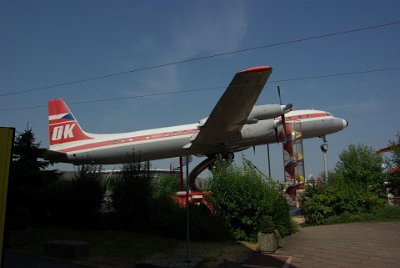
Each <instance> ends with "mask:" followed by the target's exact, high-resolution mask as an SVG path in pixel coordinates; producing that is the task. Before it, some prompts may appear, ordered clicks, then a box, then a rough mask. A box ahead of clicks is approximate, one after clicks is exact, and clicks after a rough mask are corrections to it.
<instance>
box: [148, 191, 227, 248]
mask: <svg viewBox="0 0 400 268" xmlns="http://www.w3.org/2000/svg"><path fill="white" fill-rule="evenodd" d="M189 211H190V213H189V215H190V218H189V222H190V228H189V231H190V234H189V237H190V239H191V240H197V241H204V240H219V239H227V238H229V237H230V236H229V233H228V232H227V231H226V228H225V226H224V224H223V222H222V220H221V219H220V218H219V217H218V216H212V215H211V213H210V210H209V209H208V207H207V206H205V205H194V204H191V205H190V207H189ZM186 218H187V214H186V209H184V208H182V207H180V206H179V204H177V203H176V202H175V201H174V200H172V199H170V198H159V199H154V200H153V206H152V213H151V217H150V221H149V224H148V231H150V232H152V233H157V234H160V235H163V236H169V237H174V238H178V239H185V238H186Z"/></svg>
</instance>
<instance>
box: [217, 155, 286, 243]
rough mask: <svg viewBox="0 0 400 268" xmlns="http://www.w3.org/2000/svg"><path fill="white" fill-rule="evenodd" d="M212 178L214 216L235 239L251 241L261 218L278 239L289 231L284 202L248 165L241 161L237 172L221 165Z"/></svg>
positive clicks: (236, 169)
mask: <svg viewBox="0 0 400 268" xmlns="http://www.w3.org/2000/svg"><path fill="white" fill-rule="evenodd" d="M212 174H213V177H212V179H210V190H211V191H212V192H213V199H212V202H213V204H214V207H215V210H216V214H217V215H219V216H220V217H221V218H222V219H223V220H224V222H225V224H226V225H227V228H228V229H229V231H230V233H231V234H232V236H233V237H234V238H235V239H237V240H250V241H255V239H256V237H257V233H258V232H259V231H260V224H261V221H262V218H263V217H264V216H270V217H272V219H273V222H274V225H275V227H276V229H277V230H278V232H279V233H280V234H281V235H282V236H285V235H288V234H290V233H291V232H292V231H293V229H292V225H291V221H290V216H289V204H288V203H287V201H286V199H285V198H284V197H283V196H282V195H281V194H280V193H279V192H278V191H277V190H276V189H275V188H274V185H273V186H272V187H271V186H269V185H267V183H266V182H265V181H264V180H262V178H261V176H260V174H259V173H258V172H257V171H256V170H255V169H254V167H253V165H252V164H251V163H250V162H246V161H245V162H244V164H243V167H242V168H238V167H237V166H235V165H234V164H232V163H230V162H226V161H221V162H218V163H217V164H216V167H215V168H214V169H213V173H212Z"/></svg>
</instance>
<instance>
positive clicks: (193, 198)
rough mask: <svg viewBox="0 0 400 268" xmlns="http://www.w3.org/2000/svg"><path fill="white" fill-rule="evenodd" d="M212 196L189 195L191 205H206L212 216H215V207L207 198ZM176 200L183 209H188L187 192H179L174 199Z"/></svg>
mask: <svg viewBox="0 0 400 268" xmlns="http://www.w3.org/2000/svg"><path fill="white" fill-rule="evenodd" d="M210 195H211V193H210V192H200V191H198V192H190V193H189V203H191V204H196V205H200V204H203V205H206V206H207V207H208V209H209V210H210V211H211V214H212V215H214V206H213V205H212V204H211V203H209V202H208V201H207V197H209V196H210ZM173 198H174V200H175V201H176V202H177V203H178V204H179V205H180V206H181V207H183V208H186V192H185V191H179V192H177V193H176V194H175V196H174V197H173Z"/></svg>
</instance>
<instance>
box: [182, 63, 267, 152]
mask: <svg viewBox="0 0 400 268" xmlns="http://www.w3.org/2000/svg"><path fill="white" fill-rule="evenodd" d="M271 72H272V68H271V67H268V66H260V67H254V68H250V69H247V70H244V71H241V72H239V73H237V74H236V75H235V77H234V78H233V80H232V81H231V83H230V84H229V86H228V88H227V89H226V90H225V92H224V94H223V95H222V97H221V98H220V99H219V101H218V103H217V105H216V106H215V107H214V109H213V110H212V112H211V114H210V116H209V117H208V119H207V121H206V122H205V123H204V125H202V126H200V132H199V133H198V134H197V136H196V137H195V139H194V140H193V141H192V142H191V143H190V144H187V145H186V146H185V148H191V149H198V148H201V149H202V151H203V150H204V151H207V148H215V147H221V149H223V148H224V146H226V144H225V143H227V142H228V143H229V141H230V140H234V139H235V136H237V135H239V134H240V130H241V129H242V127H243V125H244V124H245V123H246V121H247V118H248V116H249V114H250V112H251V110H252V109H253V107H254V105H255V103H256V101H257V98H258V96H259V95H260V93H261V91H262V89H263V88H264V85H265V83H266V82H267V79H268V77H269V75H270V74H271Z"/></svg>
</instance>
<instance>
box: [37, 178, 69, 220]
mask: <svg viewBox="0 0 400 268" xmlns="http://www.w3.org/2000/svg"><path fill="white" fill-rule="evenodd" d="M71 187H72V181H67V180H64V179H58V180H54V181H52V182H50V183H48V184H47V185H46V186H45V187H44V188H43V190H42V191H40V192H39V193H38V202H39V203H40V204H41V208H42V209H41V214H42V217H41V219H42V224H41V225H50V226H52V225H65V224H66V223H67V222H68V219H69V214H70V211H71V203H70V199H71V193H72V189H71Z"/></svg>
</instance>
